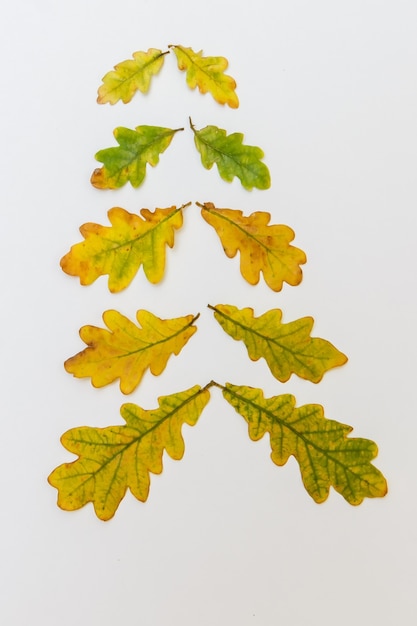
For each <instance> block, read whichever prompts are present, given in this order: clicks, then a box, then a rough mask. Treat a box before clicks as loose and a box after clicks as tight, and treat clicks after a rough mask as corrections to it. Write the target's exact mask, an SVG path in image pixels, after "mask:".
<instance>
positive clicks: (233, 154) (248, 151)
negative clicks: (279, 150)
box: [190, 120, 271, 191]
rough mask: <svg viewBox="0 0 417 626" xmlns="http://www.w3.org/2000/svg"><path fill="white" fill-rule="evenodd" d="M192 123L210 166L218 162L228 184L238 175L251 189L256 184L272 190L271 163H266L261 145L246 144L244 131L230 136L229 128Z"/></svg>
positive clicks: (206, 163)
mask: <svg viewBox="0 0 417 626" xmlns="http://www.w3.org/2000/svg"><path fill="white" fill-rule="evenodd" d="M190 126H191V128H192V130H193V132H194V143H195V146H196V148H197V150H198V151H199V153H200V155H201V162H202V164H203V166H204V167H205V168H206V169H208V170H209V169H211V168H212V167H213V165H214V163H215V164H216V165H217V169H218V170H219V174H220V176H221V177H222V178H223V180H225V181H227V182H228V183H230V182H232V180H233V179H234V177H235V176H237V178H239V180H240V182H241V183H242V186H243V187H244V188H245V189H248V190H249V191H250V190H252V189H253V188H254V187H256V188H257V189H269V187H270V186H271V177H270V174H269V170H268V168H267V166H266V165H265V163H262V160H261V159H263V157H264V153H263V151H262V150H261V148H258V147H256V146H246V145H244V144H243V143H242V142H243V134H242V133H232V134H231V135H227V134H226V131H225V130H223V129H222V128H218V127H217V126H206V127H205V128H202V129H201V130H196V129H195V128H194V126H193V124H192V123H191V120H190Z"/></svg>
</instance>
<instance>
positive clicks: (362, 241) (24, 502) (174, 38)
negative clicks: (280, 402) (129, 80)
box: [0, 0, 417, 626]
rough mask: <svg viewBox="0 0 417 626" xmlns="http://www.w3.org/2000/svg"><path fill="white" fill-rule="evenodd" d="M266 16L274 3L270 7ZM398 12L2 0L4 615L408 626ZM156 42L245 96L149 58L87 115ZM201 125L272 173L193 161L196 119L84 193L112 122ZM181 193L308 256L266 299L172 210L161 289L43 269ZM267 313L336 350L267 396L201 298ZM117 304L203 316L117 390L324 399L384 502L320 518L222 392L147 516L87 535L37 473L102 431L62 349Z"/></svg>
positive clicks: (112, 391)
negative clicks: (224, 387) (77, 435)
mask: <svg viewBox="0 0 417 626" xmlns="http://www.w3.org/2000/svg"><path fill="white" fill-rule="evenodd" d="M272 7H275V9H274V13H273V14H271V8H272ZM416 23H417V5H416V4H415V2H414V0H410V1H409V2H406V1H404V0H396V1H395V2H394V1H390V2H389V1H384V0H379V1H377V0H375V1H371V0H349V2H347V1H346V2H342V1H334V0H329V1H324V0H318V1H316V2H310V1H309V0H304V1H301V0H286V1H279V0H278V1H277V2H275V3H272V2H270V1H266V0H257V2H256V3H253V2H248V1H247V0H239V1H236V2H227V1H226V2H225V1H221V2H220V1H218V0H212V1H211V2H209V3H206V4H204V3H196V2H191V1H187V0H180V1H177V2H168V1H164V2H157V1H155V0H153V1H151V0H149V1H147V0H143V1H142V2H140V1H135V2H133V1H128V0H117V2H115V1H112V2H110V1H108V0H100V2H99V1H96V0H93V1H87V0H82V1H81V0H72V2H68V3H64V2H54V1H52V0H50V1H47V0H37V1H36V2H34V1H33V0H27V1H23V0H15V1H14V2H8V3H4V6H3V10H2V19H1V25H0V28H1V31H2V32H1V38H0V47H1V52H2V55H1V58H2V79H1V82H2V97H1V104H0V107H1V115H0V125H1V138H2V150H1V155H0V160H1V172H2V185H1V190H0V196H1V205H0V206H1V211H2V218H1V224H2V227H1V239H2V241H1V247H0V250H1V255H2V293H3V296H2V307H1V329H2V342H1V346H2V347H1V356H2V358H1V363H0V367H1V381H2V386H3V390H2V394H1V397H0V403H1V409H0V411H1V440H2V442H3V444H2V453H1V459H0V463H1V474H0V475H1V479H0V480H1V494H2V498H1V499H2V510H1V536H0V549H1V552H0V568H1V581H0V594H1V596H2V597H1V602H0V622H1V623H2V624H4V625H5V626H26V625H27V624H42V625H43V626H56V624H59V625H60V626H69V625H70V624H82V625H84V624H86V625H87V624H88V625H91V626H95V625H98V624H100V626H110V625H111V624H116V623H117V624H141V625H144V626H160V625H161V624H171V625H173V626H179V625H181V626H194V625H195V624H198V625H199V626H212V625H213V626H226V625H227V626H230V625H232V624H233V625H235V624H236V625H239V626H248V625H251V624H257V625H260V626H270V625H272V624H280V623H283V624H284V623H285V624H286V625H287V626H304V625H307V624H308V625H309V626H315V625H316V624H317V625H318V624H320V625H321V626H333V625H334V624H337V625H338V626H347V625H350V624H352V623H355V624H357V625H359V626H362V625H365V624H372V625H374V624H375V625H378V626H391V625H392V624H401V625H402V626H412V625H414V624H415V623H416V594H415V588H416V574H415V572H416V557H417V554H416V552H417V550H416V532H417V530H416V529H417V524H416V521H417V520H416V497H415V493H416V481H415V473H416V472H415V467H416V465H415V456H416V446H417V416H416V411H415V405H416V402H415V377H416V368H415V350H416V341H415V332H414V329H415V324H416V322H415V320H416V313H417V311H416V308H417V307H416V295H415V294H416V289H415V287H416V285H415V247H416V236H415V232H416V230H415V228H416V171H417V170H416V165H417V163H416V161H417V159H416V156H417V155H416V146H417V136H416V135H417V133H416V111H417V88H416V59H417V56H416V54H417V43H416V42H417V37H416ZM170 43H174V44H175V43H179V44H182V45H186V46H192V47H194V48H195V49H200V48H202V49H203V50H204V52H205V54H211V55H216V54H220V55H224V56H226V57H228V59H229V61H230V67H229V73H230V74H231V75H233V76H234V77H235V78H236V79H237V81H238V94H239V97H240V101H241V106H240V108H239V109H238V110H237V111H232V110H230V109H227V108H222V107H220V106H219V105H217V104H216V103H215V102H214V101H213V100H212V99H211V97H210V96H205V97H203V96H201V95H200V94H198V93H197V92H192V91H190V90H188V89H187V88H186V87H185V78H184V75H183V74H180V73H179V72H178V70H177V69H176V65H175V60H174V58H173V57H172V55H171V58H169V57H168V58H167V59H166V64H165V67H164V68H163V70H162V72H161V74H160V75H159V77H158V78H157V79H155V81H154V83H153V86H152V89H151V93H150V94H149V95H148V96H147V97H143V96H141V95H138V96H137V97H136V98H135V99H134V100H133V101H132V102H131V103H130V104H129V105H122V104H118V105H116V106H114V107H110V106H109V105H106V106H101V107H100V106H98V105H97V104H96V102H95V98H96V89H97V87H98V85H99V84H100V80H101V77H102V76H103V75H104V74H105V73H106V72H107V71H108V70H110V69H111V68H112V66H113V65H114V64H115V63H116V62H118V61H121V60H123V59H126V58H128V57H130V55H131V53H132V52H133V51H134V50H147V49H148V47H160V48H162V49H165V48H166V46H167V45H168V44H170ZM188 115H191V116H192V118H193V121H194V123H195V125H196V126H197V127H203V126H205V125H206V124H216V125H218V126H221V127H222V128H225V129H227V130H228V132H232V131H240V132H244V133H245V140H246V143H248V144H252V145H259V146H261V147H262V148H263V149H264V151H265V155H266V156H265V162H266V163H267V164H268V166H269V167H270V170H271V173H272V179H273V184H272V187H271V189H270V190H269V191H266V192H259V191H258V192H257V191H254V192H251V193H248V192H246V191H244V190H243V189H242V188H241V187H240V185H239V183H238V181H235V182H234V183H233V184H227V183H225V182H223V181H222V180H221V179H220V177H219V176H218V174H217V171H216V170H215V168H213V170H212V171H210V172H208V171H206V170H204V169H203V168H202V166H201V165H200V164H199V162H198V155H197V153H196V152H195V151H194V147H193V143H192V136H191V132H190V131H186V132H184V133H182V134H179V135H177V136H176V137H174V140H173V143H172V145H171V147H170V148H169V149H168V150H167V151H166V152H165V153H164V154H163V155H162V157H161V161H160V164H159V165H158V167H157V168H155V169H153V170H148V175H147V179H146V182H145V184H144V185H143V186H142V187H140V188H139V189H138V190H134V189H132V188H131V187H130V186H126V187H125V188H124V189H123V190H120V191H117V192H99V191H97V190H95V189H93V188H92V187H91V186H90V184H89V176H90V174H91V171H92V169H93V168H94V167H95V165H96V162H95V161H94V158H93V157H94V154H95V152H96V151H97V150H98V149H100V148H104V147H107V146H110V145H113V139H112V130H113V128H114V127H115V126H118V125H123V126H132V127H133V126H135V125H138V124H156V125H166V126H172V127H177V126H182V125H186V124H187V119H188ZM188 200H193V201H194V200H199V201H206V200H211V201H213V202H214V203H215V204H216V205H217V206H223V207H232V208H240V209H242V210H244V211H245V213H249V212H252V211H254V210H267V211H270V212H271V213H272V216H273V220H272V221H273V222H275V223H286V224H288V225H290V226H291V227H292V228H294V230H295V232H296V240H295V243H296V245H299V246H300V247H301V248H303V249H304V250H305V251H306V253H307V255H308V264H307V265H306V266H305V271H304V281H303V283H302V285H301V286H299V287H296V288H291V287H288V286H287V287H285V288H284V289H283V291H282V292H281V293H279V294H274V293H272V292H271V291H269V290H268V289H267V288H266V287H265V285H264V284H263V282H262V281H261V283H260V284H259V285H258V286H257V287H250V286H249V285H246V284H245V283H244V281H243V279H242V278H241V277H240V275H239V272H238V260H237V259H235V260H233V261H231V260H228V259H227V258H226V257H225V256H224V254H223V252H222V250H221V247H220V244H219V242H218V241H217V240H216V236H215V234H214V232H212V230H211V229H210V227H209V226H207V225H205V224H204V223H203V222H202V220H201V218H199V215H198V210H197V208H196V207H191V208H190V209H188V210H187V213H186V220H185V226H184V228H183V230H182V231H181V232H180V233H179V235H178V237H177V246H176V247H175V248H174V250H172V251H170V253H169V255H168V271H167V275H166V279H165V280H164V281H163V282H162V283H161V284H160V285H158V286H151V285H148V284H147V283H146V280H145V278H144V275H143V273H142V271H140V273H139V274H138V276H137V277H136V279H135V281H134V283H133V284H132V285H131V286H130V288H128V289H127V290H126V291H125V292H123V293H121V294H118V295H111V294H110V293H109V292H108V290H107V281H106V279H105V278H102V279H100V280H98V281H97V282H96V283H95V284H94V285H93V286H91V287H88V288H86V287H84V288H83V287H81V286H80V285H79V283H78V280H77V279H75V278H71V277H68V276H66V275H65V274H63V273H62V272H61V270H60V268H59V259H60V257H61V256H62V255H63V254H64V253H65V252H66V251H67V250H68V249H69V247H70V245H72V244H73V243H75V242H77V241H79V240H80V236H79V233H78V227H79V226H80V225H81V224H82V223H84V222H87V221H96V222H99V223H106V211H107V210H108V209H109V208H110V207H111V206H115V205H120V206H123V207H125V208H126V209H128V210H131V211H138V210H139V209H140V208H141V207H144V206H147V207H149V208H154V207H155V206H169V205H171V204H177V203H183V202H186V201H188ZM225 302H229V303H231V304H236V305H238V306H253V307H254V308H255V311H256V313H257V314H259V313H262V312H264V311H265V310H267V309H269V308H272V307H280V308H282V309H283V311H284V320H286V321H290V320H292V319H296V318H297V317H299V316H302V315H313V316H314V318H315V320H316V323H315V328H314V331H315V335H316V336H322V337H325V338H327V339H329V340H331V341H333V342H334V343H335V345H336V346H337V347H339V348H340V349H341V350H343V351H344V352H346V353H347V354H348V356H349V363H348V364H347V365H346V366H345V367H343V368H339V369H338V370H334V371H332V372H330V373H329V374H327V375H326V376H325V378H324V380H323V382H322V383H321V384H319V385H316V386H315V385H312V384H310V383H306V382H302V381H298V380H296V379H294V378H293V379H291V381H290V382H288V383H287V384H286V385H285V386H284V385H280V384H279V383H277V382H276V381H275V380H274V379H273V378H272V376H271V374H270V373H269V371H268V369H267V367H266V365H265V364H264V363H263V362H258V363H253V362H251V361H249V359H248V358H247V356H246V354H245V350H244V347H243V346H242V345H240V344H239V343H237V342H233V341H232V340H231V339H229V338H228V337H227V336H226V335H224V334H223V333H222V331H221V329H220V327H218V326H217V324H216V323H215V321H214V320H213V318H212V315H211V313H210V311H209V310H208V309H207V308H206V304H207V303H211V304H217V303H225ZM107 308H118V309H119V310H120V311H122V312H123V313H125V314H127V315H132V316H133V315H134V313H135V311H136V309H138V308H149V309H150V310H151V311H153V312H154V313H156V314H159V315H161V317H171V316H176V315H183V314H187V313H196V312H197V311H200V312H201V318H200V320H199V321H198V328H199V330H198V333H197V334H196V336H195V337H193V339H192V340H191V341H190V343H189V344H188V345H187V346H186V348H185V349H184V350H183V352H182V353H181V355H180V356H179V357H177V358H175V359H172V360H171V361H170V363H169V364H168V367H167V369H166V370H165V372H164V373H163V374H162V375H161V376H160V377H158V378H155V377H152V376H151V375H147V376H145V378H144V380H143V383H142V385H141V387H140V388H139V390H138V391H137V392H135V393H134V394H133V395H132V396H129V397H128V400H129V401H130V400H131V401H133V402H137V403H138V404H141V405H143V406H145V407H146V408H151V407H153V406H155V404H156V398H157V397H158V396H159V395H165V394H168V393H171V392H175V391H178V390H182V389H186V388H187V387H189V386H191V385H192V384H195V383H198V384H202V385H204V384H205V383H206V382H208V381H209V380H210V379H212V378H214V379H216V380H218V381H219V382H225V381H227V380H228V381H231V382H233V383H235V384H248V385H252V386H260V387H262V388H264V389H265V392H266V394H267V395H273V394H276V393H281V392H284V391H285V392H289V393H294V394H295V395H296V397H297V401H298V404H302V403H305V402H319V403H322V404H323V405H324V407H325V411H326V415H327V417H329V418H333V419H337V420H339V421H341V422H345V423H348V424H351V425H352V426H353V427H354V432H353V434H354V435H357V436H363V437H369V438H372V439H374V440H375V441H376V442H377V443H378V445H379V449H380V454H379V456H378V458H377V460H376V465H377V466H378V467H379V468H380V469H381V470H382V471H383V472H384V473H385V475H386V476H387V478H388V480H389V487H390V492H389V495H388V496H387V498H385V499H379V500H374V501H366V502H365V503H364V504H363V505H362V506H360V507H357V508H353V507H350V506H349V505H347V504H346V503H345V502H344V500H343V499H342V498H341V497H340V496H338V495H337V494H336V493H334V492H332V493H331V495H330V498H329V500H328V501H327V502H326V503H325V504H324V505H321V506H318V505H316V504H314V502H313V501H312V500H311V499H310V497H309V496H308V495H307V493H306V492H305V491H304V489H303V487H302V486H301V484H300V478H299V472H298V468H297V465H296V463H295V462H289V463H288V465H287V466H286V467H284V468H278V467H275V466H274V465H273V464H272V462H271V461H270V459H269V450H268V442H267V440H266V439H265V441H262V442H259V443H257V444H255V443H252V442H250V441H249V439H248V437H247V434H246V428H245V424H244V422H243V420H242V419H241V418H240V417H239V416H238V415H237V414H236V413H234V411H233V410H232V409H231V408H230V407H228V406H227V404H226V403H224V401H222V399H221V397H220V393H218V392H217V390H213V394H212V396H213V397H212V401H211V403H210V404H209V405H208V407H207V409H206V410H205V412H204V413H203V415H202V417H201V420H200V422H199V423H198V425H197V426H196V427H195V428H193V429H190V428H184V435H185V440H186V453H185V457H184V459H183V461H181V462H179V463H177V462H173V461H170V460H169V459H167V460H166V461H165V471H164V473H163V474H162V475H161V476H159V477H155V478H153V479H152V487H151V494H150V499H149V501H148V502H147V503H146V504H141V503H138V502H136V501H135V500H134V499H133V497H131V496H127V497H126V498H125V500H124V501H123V502H122V503H121V505H120V507H119V510H118V511H117V513H116V516H115V518H114V519H113V520H112V521H111V522H108V523H103V522H100V521H99V520H98V519H97V518H96V517H95V515H94V513H93V509H92V507H91V505H89V506H87V507H85V508H84V509H82V510H81V511H78V512H75V513H65V512H62V511H61V510H59V509H58V508H57V507H56V504H55V502H56V492H55V490H54V489H52V488H51V487H50V486H49V485H48V484H47V482H46V477H47V475H48V474H49V473H50V471H51V470H52V469H53V468H54V467H55V466H56V465H58V464H60V463H61V462H63V461H64V460H67V459H69V458H72V457H71V456H70V455H69V454H68V453H66V451H65V450H64V449H63V448H62V447H61V445H60V443H59V437H60V435H61V434H62V433H63V432H64V431H65V430H67V429H68V428H70V427H72V426H77V425H81V424H88V425H100V426H105V425H108V424H113V423H118V422H119V420H120V418H119V407H120V405H121V404H122V403H123V402H124V401H126V398H125V397H122V395H121V394H120V392H119V390H118V387H117V385H112V386H110V387H108V388H105V389H102V390H96V389H93V387H92V386H91V385H90V383H89V382H88V381H86V380H84V381H80V380H76V379H74V378H72V377H71V376H69V375H68V374H66V373H65V371H64V370H63V366H62V363H63V361H64V360H65V359H66V358H67V357H69V356H71V355H72V354H75V352H77V351H78V350H80V349H81V348H82V347H83V344H82V343H81V342H80V340H79V338H78V329H79V327H80V326H82V325H83V324H87V323H93V324H99V323H100V321H101V313H102V311H104V310H105V309H107Z"/></svg>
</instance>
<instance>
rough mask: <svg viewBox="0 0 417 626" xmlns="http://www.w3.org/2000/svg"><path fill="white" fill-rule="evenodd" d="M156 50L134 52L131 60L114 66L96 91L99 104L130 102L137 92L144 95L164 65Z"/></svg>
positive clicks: (160, 53)
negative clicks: (120, 101)
mask: <svg viewBox="0 0 417 626" xmlns="http://www.w3.org/2000/svg"><path fill="white" fill-rule="evenodd" d="M165 54H167V52H162V51H161V50H157V49H156V48H149V50H148V52H134V53H133V55H132V56H133V59H127V60H126V61H122V62H121V63H118V64H117V65H115V66H114V70H112V71H110V72H107V74H106V75H105V76H104V77H103V79H102V80H103V84H102V85H101V86H100V87H99V89H98V98H97V102H98V103H99V104H105V103H107V102H109V103H110V104H116V102H118V101H119V100H122V102H124V103H125V104H126V103H127V102H130V101H131V99H132V98H133V96H134V95H135V93H136V92H137V91H141V92H142V93H146V92H147V91H148V90H149V86H150V83H151V79H152V77H153V76H155V75H156V74H158V72H159V71H160V69H161V68H162V66H163V64H164V55H165Z"/></svg>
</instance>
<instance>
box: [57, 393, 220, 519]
mask: <svg viewBox="0 0 417 626" xmlns="http://www.w3.org/2000/svg"><path fill="white" fill-rule="evenodd" d="M209 397H210V394H209V391H208V389H206V388H205V389H202V388H201V387H199V386H195V387H192V388H191V389H188V390H186V391H181V392H179V393H175V394H172V395H169V396H163V397H161V398H159V400H158V403H159V406H158V408H156V409H151V410H145V409H142V408H141V407H139V406H137V405H136V404H124V405H123V406H122V407H121V409H120V412H121V416H122V417H123V419H124V420H125V422H126V424H125V425H121V426H108V427H106V428H93V427H88V426H84V427H79V428H72V429H71V430H69V431H68V432H66V433H65V434H64V435H63V436H62V437H61V442H62V445H63V446H64V447H65V448H66V449H67V450H69V451H70V452H72V453H74V454H76V455H78V457H79V458H78V459H77V460H75V461H73V462H72V463H64V464H63V465H60V466H59V467H57V468H56V469H55V470H54V471H53V472H52V473H51V474H50V476H49V477H48V481H49V483H50V484H51V485H52V486H53V487H55V488H56V489H58V506H59V507H60V508H61V509H64V510H65V511H74V510H76V509H80V508H81V507H83V506H85V505H86V504H87V503H88V502H92V503H93V505H94V509H95V512H96V515H97V517H99V518H100V519H102V520H109V519H110V518H112V517H113V515H114V514H115V512H116V509H117V507H118V506H119V504H120V502H121V500H122V499H123V498H124V496H125V493H126V491H127V489H130V491H131V492H132V494H133V495H134V496H135V498H137V499H138V500H140V501H142V502H145V501H146V500H147V498H148V494H149V487H150V476H149V473H150V472H152V473H153V474H160V473H161V472H162V469H163V464H162V456H163V452H164V450H166V452H167V454H169V456H170V457H171V458H172V459H174V460H180V459H182V457H183V455H184V447H185V446H184V440H183V437H182V433H181V428H182V426H183V424H188V425H189V426H194V425H195V424H196V422H197V420H198V418H199V417H200V415H201V412H202V411H203V409H204V407H205V406H206V404H207V402H208V400H209Z"/></svg>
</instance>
